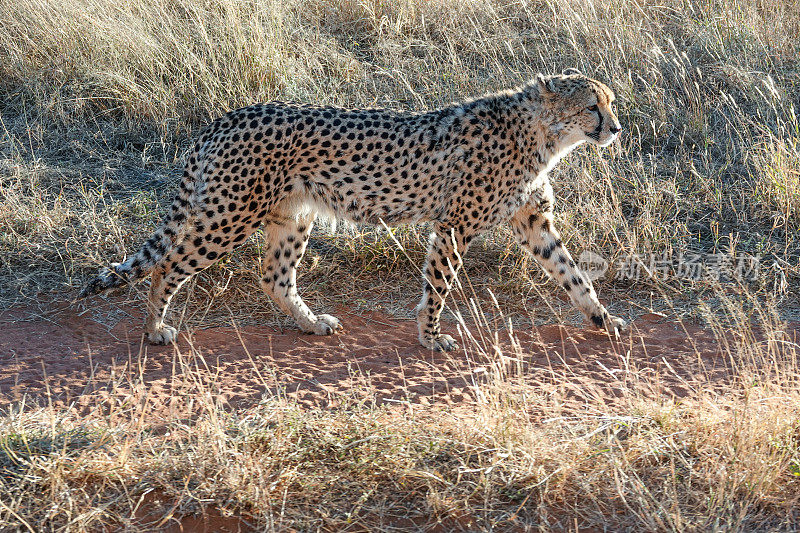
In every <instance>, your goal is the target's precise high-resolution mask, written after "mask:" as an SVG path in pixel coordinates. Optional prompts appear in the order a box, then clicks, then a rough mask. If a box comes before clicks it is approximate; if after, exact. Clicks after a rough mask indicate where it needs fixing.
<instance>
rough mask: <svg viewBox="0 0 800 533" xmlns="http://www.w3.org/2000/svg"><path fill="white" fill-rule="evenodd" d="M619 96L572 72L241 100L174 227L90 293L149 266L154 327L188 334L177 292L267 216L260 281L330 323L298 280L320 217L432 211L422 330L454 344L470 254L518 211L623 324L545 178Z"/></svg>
mask: <svg viewBox="0 0 800 533" xmlns="http://www.w3.org/2000/svg"><path fill="white" fill-rule="evenodd" d="M613 100H614V95H613V93H612V92H611V90H610V89H609V88H608V87H606V86H605V85H603V84H602V83H600V82H598V81H595V80H592V79H590V78H588V77H585V76H583V75H581V74H579V73H576V72H569V73H565V74H563V75H556V76H542V75H539V76H537V77H536V79H534V80H533V81H531V82H530V83H528V84H526V85H523V86H522V87H519V88H517V89H515V90H509V91H503V92H500V93H495V94H490V95H486V96H483V97H481V98H477V99H474V100H470V101H467V102H464V103H459V104H455V105H451V106H448V107H444V108H441V109H436V110H434V111H429V112H424V113H411V112H400V111H392V110H388V109H343V108H338V107H320V106H315V105H306V104H294V103H280V102H273V103H267V104H256V105H252V106H250V107H246V108H243V109H239V110H236V111H232V112H230V113H228V114H227V115H225V116H223V117H221V118H219V119H218V120H216V121H214V122H213V123H212V124H211V125H210V126H209V127H208V128H207V129H206V130H205V131H204V132H203V133H202V134H201V135H200V138H199V140H198V141H197V143H196V145H195V147H194V149H193V150H192V152H191V154H190V155H189V158H188V163H187V165H186V169H185V171H184V174H183V180H182V181H181V184H180V190H179V192H178V194H177V197H176V198H175V201H174V202H173V204H172V206H171V207H170V209H169V212H168V213H167V215H166V217H165V219H164V222H163V224H162V226H161V227H160V228H159V229H158V230H156V232H155V234H154V235H153V236H152V237H150V239H148V240H147V242H145V243H144V245H143V246H142V248H141V249H140V250H139V251H138V252H137V253H136V254H135V255H133V256H132V257H130V258H129V259H127V260H126V261H125V262H123V263H121V264H112V265H111V266H110V267H109V268H106V269H104V270H102V271H101V272H100V274H99V275H98V277H96V278H94V279H93V280H91V281H90V282H89V283H88V284H87V285H86V287H85V288H84V290H83V292H82V295H83V296H87V295H89V294H94V293H97V292H101V291H103V290H106V289H108V288H110V287H114V286H118V285H121V284H123V283H127V282H131V281H134V280H137V279H140V278H143V277H144V276H146V275H148V274H149V275H150V276H151V285H150V294H149V298H148V318H147V322H146V330H147V334H148V337H149V339H150V340H151V341H153V342H156V343H169V342H171V341H173V340H174V339H175V336H176V330H175V329H174V328H172V327H171V326H168V325H166V324H165V322H164V317H165V315H166V312H167V307H168V305H169V302H170V299H171V298H172V296H173V295H174V294H175V292H176V291H177V290H178V289H179V288H180V286H181V285H182V284H183V283H184V282H186V280H187V279H189V277H190V276H192V275H193V274H194V273H196V272H198V271H200V270H202V269H204V268H207V267H208V266H209V265H211V264H212V263H214V262H215V261H216V260H217V259H219V258H220V257H221V256H223V255H224V254H226V253H227V252H229V251H230V250H232V249H233V248H234V247H235V246H236V245H238V244H241V243H242V242H243V241H244V240H245V239H247V238H248V237H249V236H250V234H251V233H253V232H254V231H255V230H256V229H257V228H258V227H259V226H261V227H263V229H264V236H265V241H266V244H265V253H264V258H263V267H264V272H265V275H264V277H263V279H262V280H261V285H262V287H263V289H264V291H265V292H266V293H267V294H269V295H270V296H271V297H272V298H273V300H274V301H275V302H276V303H277V305H278V306H279V307H280V308H281V309H282V310H283V311H285V312H286V313H287V314H289V315H291V316H292V317H294V319H295V321H296V322H297V324H298V326H299V327H300V328H301V329H302V330H303V331H306V332H309V333H315V334H318V335H329V334H331V333H333V332H334V331H336V330H337V329H339V328H340V327H341V326H340V324H339V321H338V320H337V319H336V318H334V317H332V316H329V315H316V314H314V313H313V312H312V311H311V310H310V309H309V308H308V307H307V306H306V304H305V303H304V302H303V300H302V299H301V297H300V295H299V294H298V292H297V286H296V269H297V264H298V263H299V262H300V260H301V259H302V257H303V252H304V251H305V248H306V244H307V243H308V237H309V234H310V233H311V226H312V224H313V223H314V219H315V217H316V213H317V212H319V211H323V210H324V211H325V212H332V213H333V214H334V215H335V216H336V217H338V218H343V219H348V220H351V221H354V222H361V223H370V224H379V223H381V221H382V222H384V223H386V224H389V225H394V224H402V223H412V222H421V221H431V222H433V228H434V230H433V233H432V235H431V240H430V246H429V251H428V257H427V260H426V262H425V265H424V267H423V272H424V278H425V279H424V289H423V293H422V300H421V301H420V303H419V305H418V307H417V314H418V325H419V340H420V342H421V343H422V345H423V346H425V347H428V348H431V349H435V350H451V349H453V348H455V346H456V343H455V342H454V340H453V338H452V337H450V336H449V335H444V334H442V333H441V331H440V327H439V317H440V315H441V312H442V307H443V305H444V301H445V298H446V297H447V294H448V292H449V291H450V289H451V287H452V286H453V284H454V282H455V280H456V276H457V274H458V271H459V269H460V268H461V265H462V257H463V255H464V253H465V252H466V250H467V248H468V247H469V244H470V242H471V241H472V240H473V238H474V237H475V236H476V235H478V234H480V233H482V232H484V231H486V230H488V229H490V228H493V227H495V226H497V225H498V224H501V223H504V222H507V223H509V224H510V225H511V228H512V229H513V232H514V235H515V236H516V238H517V240H518V241H519V243H520V244H521V245H522V246H523V247H525V248H527V249H528V250H529V251H530V252H531V253H532V254H533V256H534V257H535V258H536V259H537V260H538V262H539V263H540V264H541V265H542V266H543V267H544V269H545V270H546V271H547V272H548V273H549V274H550V275H551V276H552V277H554V278H555V279H556V280H557V281H558V283H559V285H561V286H562V287H563V288H564V290H566V291H567V293H568V294H569V296H570V298H571V300H572V302H573V303H574V304H575V305H576V306H577V307H579V308H580V309H581V311H583V312H584V313H585V315H586V316H587V317H588V319H589V320H590V321H591V322H592V323H594V324H595V325H597V326H598V327H601V328H605V329H607V330H608V331H610V332H615V331H617V330H619V329H621V328H623V327H624V325H625V323H624V321H622V320H621V319H619V318H616V317H613V316H610V315H609V314H608V312H607V311H606V309H605V308H604V307H603V306H602V305H601V304H600V303H599V302H598V300H597V296H596V295H595V292H594V289H593V288H592V283H591V282H590V281H589V279H588V278H587V277H586V276H585V275H584V274H583V273H582V272H581V271H580V270H579V269H578V267H577V266H576V264H575V262H574V261H573V259H572V257H571V256H570V254H569V252H568V251H567V250H566V249H565V248H564V246H563V244H562V242H561V239H560V238H559V234H558V232H557V231H556V229H555V226H554V224H553V191H552V188H551V186H550V182H549V179H548V177H547V173H548V171H549V170H550V169H551V168H552V167H553V165H555V164H556V162H558V160H559V159H561V158H562V157H563V156H564V155H565V154H566V153H568V152H569V151H570V150H572V149H573V148H575V147H576V146H578V145H579V144H581V143H583V142H590V143H593V144H596V145H601V146H604V145H607V144H609V143H611V142H612V141H613V140H614V138H615V137H616V136H617V133H618V132H619V131H620V125H619V121H618V120H617V117H616V116H615V115H614V112H613V111H612V109H611V103H612V102H613Z"/></svg>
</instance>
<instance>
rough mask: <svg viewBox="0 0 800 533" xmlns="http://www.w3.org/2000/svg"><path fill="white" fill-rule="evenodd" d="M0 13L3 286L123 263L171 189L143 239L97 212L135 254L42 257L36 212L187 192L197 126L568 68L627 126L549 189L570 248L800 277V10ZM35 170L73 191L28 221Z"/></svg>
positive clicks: (46, 192)
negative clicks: (744, 266) (47, 266)
mask: <svg viewBox="0 0 800 533" xmlns="http://www.w3.org/2000/svg"><path fill="white" fill-rule="evenodd" d="M0 15H1V16H0V47H1V48H2V49H3V50H5V51H6V54H5V57H4V59H3V61H2V62H1V63H0V88H1V89H0V90H2V99H0V101H1V102H2V103H0V111H2V118H3V127H2V129H0V131H2V136H1V137H0V139H1V140H0V154H1V155H2V157H3V159H4V161H5V162H4V164H3V165H2V166H0V168H2V169H4V170H3V171H2V175H3V176H4V177H3V181H2V188H0V194H2V197H3V199H4V205H5V206H6V208H5V210H4V212H3V215H2V221H3V226H4V230H5V231H4V232H5V233H9V234H11V235H14V237H12V238H9V239H7V240H5V241H4V242H3V252H4V254H3V255H8V254H12V255H15V254H18V253H21V254H22V258H21V259H23V261H21V262H20V263H14V264H12V265H8V266H7V268H6V271H7V272H8V273H9V274H8V276H7V277H6V278H5V281H4V286H5V287H7V288H19V287H17V286H18V285H19V282H18V281H14V279H9V278H14V277H15V276H17V275H18V273H19V272H20V269H21V268H22V269H27V268H29V265H30V264H31V263H32V262H33V261H34V259H37V260H38V258H40V256H37V255H31V252H30V251H29V250H30V249H31V248H32V247H33V248H36V245H38V244H41V243H42V240H44V241H47V240H51V241H53V242H52V244H51V245H50V247H51V248H53V250H52V253H51V254H50V255H49V256H48V258H49V259H50V260H53V261H55V262H57V263H59V264H61V265H62V266H61V267H60V270H62V271H65V272H67V273H68V280H67V283H73V282H72V281H71V277H72V275H73V274H75V273H85V272H86V271H87V269H90V268H94V267H95V266H96V265H97V264H98V263H102V262H104V258H106V257H108V256H109V255H113V254H114V253H118V252H116V251H114V248H117V249H122V250H124V251H126V252H130V251H131V248H130V247H131V246H132V242H133V241H135V240H138V239H139V238H141V236H142V235H143V234H145V233H147V232H149V231H150V229H151V227H152V224H153V223H154V222H155V221H156V220H157V218H158V217H157V216H156V207H157V205H160V204H162V203H163V202H165V201H167V200H166V199H167V197H168V196H169V194H168V193H167V194H164V193H163V190H164V188H163V187H161V186H157V187H156V188H158V189H159V190H160V191H161V192H162V194H161V195H160V196H159V197H157V198H154V199H151V200H152V201H149V202H148V204H147V209H148V210H149V216H145V217H144V218H145V219H146V221H147V223H146V224H137V225H136V226H135V227H134V226H133V225H131V224H130V223H129V222H128V221H126V220H119V221H118V222H114V223H112V222H111V221H110V219H109V217H113V216H114V214H113V213H110V214H104V215H103V216H102V219H103V220H102V222H100V223H99V225H100V226H101V227H102V229H101V232H107V231H108V228H105V227H104V226H105V224H107V223H112V224H116V225H118V226H123V227H125V228H126V229H127V231H129V232H130V231H132V232H134V235H131V238H129V239H127V238H122V239H120V238H117V239H115V240H114V242H113V243H111V242H109V239H104V238H97V239H96V238H89V239H85V238H84V235H85V229H84V226H85V223H81V224H79V226H80V227H75V226H71V227H69V228H65V229H63V230H62V231H63V232H65V233H66V235H64V234H63V233H62V234H59V236H58V238H54V239H48V235H51V229H50V227H48V226H47V223H46V222H45V223H39V222H38V219H39V215H42V218H43V219H44V220H47V219H56V220H61V219H65V218H71V217H72V215H74V216H77V217H80V212H82V211H85V210H86V209H89V208H91V203H89V204H87V203H86V202H85V201H84V199H83V198H75V197H74V195H70V194H67V195H63V194H62V192H65V190H64V182H67V187H68V184H69V182H71V181H74V180H75V179H76V176H75V175H74V174H73V172H75V171H77V172H78V174H79V176H78V177H80V178H85V179H86V180H87V181H88V182H90V184H91V185H92V188H93V189H94V190H97V191H100V192H101V193H102V194H103V200H102V201H103V202H104V203H105V204H106V205H108V203H114V202H119V201H125V202H127V201H128V200H129V198H130V195H131V194H132V191H136V190H141V189H142V188H148V187H149V188H152V186H153V183H148V182H146V181H145V182H144V183H143V181H144V180H142V179H141V178H142V176H141V170H139V171H138V172H137V170H136V169H137V167H138V168H139V169H142V168H144V169H146V170H149V171H150V173H151V174H155V176H156V177H157V178H158V179H159V180H166V182H168V183H172V182H174V178H168V177H167V176H168V175H169V173H170V172H174V169H175V167H176V166H178V165H179V164H180V160H181V155H182V153H183V150H184V149H185V147H186V146H187V145H188V143H189V142H190V140H191V138H192V137H193V136H194V135H195V134H196V131H197V129H198V128H199V127H201V126H202V125H203V124H205V123H207V122H208V121H209V120H211V119H212V118H213V117H216V116H218V115H219V114H221V113H224V112H225V111H227V110H229V109H231V108H235V107H238V106H243V105H246V104H249V103H252V102H253V101H259V100H270V99H274V98H280V99H292V100H302V101H315V102H325V103H334V104H339V105H354V106H375V105H389V106H393V107H403V108H414V109H419V108H426V107H433V106H438V105H442V104H444V103H447V102H449V101H452V100H456V99H460V98H464V97H466V96H469V95H474V94H478V93H481V92H484V91H488V90H495V89H498V88H500V87H506V86H510V85H515V84H518V83H520V82H522V81H523V80H525V79H527V78H529V77H531V76H532V75H533V74H534V73H535V72H539V71H543V72H554V71H555V72H557V71H560V70H561V69H562V68H565V67H578V68H580V69H582V70H583V71H584V72H586V73H587V74H590V75H592V76H595V77H597V78H599V79H602V80H604V81H606V82H608V83H609V84H610V85H611V86H612V88H613V89H614V90H615V91H616V92H617V93H618V95H619V99H618V102H619V114H620V118H621V120H622V122H623V124H624V126H625V129H626V131H625V134H624V135H623V137H622V140H621V143H620V144H619V146H617V147H616V149H614V150H612V151H611V152H610V153H604V154H603V155H600V153H599V152H598V151H596V150H593V149H584V150H579V151H578V152H577V153H575V154H573V155H572V156H571V157H570V158H569V159H568V161H566V162H565V163H564V164H562V165H561V166H560V168H558V169H557V170H556V171H555V172H554V181H555V182H556V188H557V195H558V196H559V200H560V205H559V213H560V219H561V220H560V224H561V226H562V227H563V228H564V233H565V234H566V237H567V240H568V242H569V243H570V245H571V246H572V247H573V248H576V249H578V250H581V249H587V248H590V247H591V248H594V249H599V250H600V251H602V252H603V253H604V254H605V255H607V256H610V258H611V259H612V264H613V260H614V259H616V258H618V257H620V255H621V254H625V253H629V252H644V251H669V252H673V251H674V252H675V253H678V252H680V251H685V250H693V251H720V252H727V251H731V250H734V249H738V250H739V251H746V252H749V253H753V254H755V253H757V254H760V255H761V256H763V257H764V258H765V265H767V266H768V267H769V268H773V269H777V271H776V272H775V271H774V272H773V273H774V274H776V275H780V276H784V277H787V276H788V279H790V280H796V279H797V277H798V246H797V243H796V240H795V239H794V238H793V236H794V235H795V234H796V232H797V230H798V228H800V225H798V222H800V219H799V218H798V211H797V197H798V185H797V184H798V180H799V179H800V177H799V176H798V170H797V169H798V167H799V166H800V163H799V162H798V161H800V152H799V151H798V150H799V149H798V138H800V133H799V132H800V128H798V121H797V111H796V107H797V105H798V90H797V84H796V79H797V76H798V68H797V63H796V57H797V54H798V52H800V50H799V45H798V39H797V35H798V27H800V13H799V12H798V8H797V6H796V4H795V3H794V2H789V1H781V0H773V1H763V0H738V1H736V2H710V1H703V2H686V1H678V0H668V1H667V2H658V3H651V2H644V3H641V2H623V3H619V2H615V3H613V4H612V3H604V2H595V1H585V2H553V1H549V0H548V1H544V2H494V1H489V0H472V1H469V2H462V1H458V2H455V1H449V0H439V1H436V2H417V1H402V2H382V1H376V2H372V1H369V2H368V1H360V2H358V1H352V2H350V1H348V2H336V3H333V2H328V1H326V0H312V1H303V2H299V1H296V2H293V1H289V2H283V1H281V2H277V1H269V0H265V1H258V2H256V1H247V2H232V1H226V0H215V1H202V2H201V1H196V0H182V1H158V0H149V1H144V0H136V1H133V2H117V3H113V2H108V1H107V0H84V1H73V2H47V1H45V2H41V1H32V0H30V1H28V0H22V1H19V2H5V3H3V5H2V6H0ZM109 159H111V160H112V161H114V164H111V165H109V164H108V160H109ZM31 165H33V166H34V169H31V168H30V167H31ZM109 167H110V168H109ZM9 168H10V169H12V170H11V171H9V170H8V169H9ZM15 168H20V169H22V170H21V173H20V174H21V178H19V177H17V174H16V173H15V172H14V171H13V169H15ZM37 171H38V173H40V174H42V173H46V174H51V175H55V176H56V178H53V180H51V181H56V182H61V185H57V186H56V187H52V186H50V187H48V186H44V187H37V186H35V184H34V185H33V186H32V188H33V189H35V192H34V193H33V196H34V197H38V198H41V200H42V201H41V202H40V203H39V204H35V205H28V200H27V198H28V193H27V192H24V191H23V192H20V187H22V188H23V189H24V188H25V187H26V185H25V183H26V182H27V179H28V178H27V176H28V175H29V174H31V173H36V172H37ZM64 174H68V179H66V180H64V179H59V176H62V177H63V175H64ZM145 177H148V176H145ZM109 179H111V180H112V183H111V185H115V184H116V187H114V186H109V184H108V181H109ZM158 183H161V182H160V181H159V182H158ZM168 190H169V189H168ZM20 195H22V197H20ZM37 206H38V207H37ZM41 209H44V210H45V212H44V213H43V212H42V211H41ZM49 211H56V212H55V213H47V212H49ZM67 213H71V214H69V215H68V214H67ZM145 215H147V213H145ZM20 226H24V227H26V228H27V233H24V234H22V235H21V234H20V230H19V227H20ZM54 226H58V224H54ZM31 232H33V233H31ZM87 240H88V242H87ZM63 242H70V243H80V245H78V246H72V247H70V248H69V249H67V248H65V246H63V245H59V244H57V243H63ZM22 243H26V244H27V246H21V244H22ZM31 245H33V246H31ZM503 246H504V245H503ZM25 260H27V264H25ZM34 278H35V279H34V280H33V281H32V283H33V284H34V288H37V287H38V288H41V287H42V286H48V285H50V286H52V285H51V284H48V283H46V282H45V281H42V280H41V279H39V278H36V277H35V276H34ZM43 278H46V276H43ZM37 280H38V281H37ZM791 285H792V284H791V283H790V284H789V285H788V286H789V287H791Z"/></svg>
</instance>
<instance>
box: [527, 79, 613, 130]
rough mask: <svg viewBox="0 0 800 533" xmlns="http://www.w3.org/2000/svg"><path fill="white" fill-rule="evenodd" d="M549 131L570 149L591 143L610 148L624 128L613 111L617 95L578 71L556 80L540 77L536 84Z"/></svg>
mask: <svg viewBox="0 0 800 533" xmlns="http://www.w3.org/2000/svg"><path fill="white" fill-rule="evenodd" d="M535 84H536V86H537V87H538V89H539V95H540V97H541V101H542V104H543V108H544V110H545V111H546V112H547V113H548V114H549V115H550V117H551V121H550V129H551V131H552V132H553V133H556V134H558V136H559V137H560V138H561V139H562V140H563V142H565V143H566V144H568V145H576V144H580V143H582V142H587V141H588V142H590V143H592V144H595V145H597V146H608V145H609V144H611V143H612V142H614V139H616V138H617V135H618V134H619V132H620V130H622V126H621V125H620V123H619V120H618V119H617V116H616V115H615V114H614V111H613V110H612V108H611V104H612V103H613V102H614V93H613V92H612V91H611V89H609V88H608V87H607V86H605V85H604V84H602V83H600V82H599V81H597V80H593V79H591V78H589V77H587V76H584V75H583V74H581V73H580V72H578V71H577V70H575V69H568V70H565V71H564V73H563V74H561V75H556V76H543V75H541V74H539V75H538V76H537V77H536V81H535Z"/></svg>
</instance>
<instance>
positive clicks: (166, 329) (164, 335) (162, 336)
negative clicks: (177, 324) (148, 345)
mask: <svg viewBox="0 0 800 533" xmlns="http://www.w3.org/2000/svg"><path fill="white" fill-rule="evenodd" d="M177 337H178V330H177V329H175V328H173V327H172V326H168V325H166V324H161V326H159V327H158V328H156V330H155V331H151V332H150V333H148V334H147V338H148V339H150V342H152V343H153V344H170V343H171V342H172V341H174V340H175V339H176V338H177Z"/></svg>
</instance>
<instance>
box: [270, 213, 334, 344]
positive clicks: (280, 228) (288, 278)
mask: <svg viewBox="0 0 800 533" xmlns="http://www.w3.org/2000/svg"><path fill="white" fill-rule="evenodd" d="M315 217H316V215H311V216H306V217H297V218H288V217H283V216H279V215H268V216H267V217H266V218H265V219H264V240H265V249H264V259H263V263H262V266H263V268H264V276H263V277H262V278H261V288H262V289H264V292H266V293H267V294H268V295H269V296H271V297H272V299H273V300H274V301H275V303H276V304H277V305H278V307H280V308H281V310H282V311H283V312H284V313H286V314H288V315H290V316H291V317H293V318H294V320H295V322H297V325H298V327H299V328H300V329H301V330H303V331H305V332H306V333H314V334H316V335H331V334H333V332H335V331H336V330H338V329H341V328H342V326H341V325H340V324H339V319H337V318H336V317H334V316H331V315H315V314H314V313H312V312H311V310H310V309H309V308H308V306H307V305H306V304H305V302H304V301H303V299H302V298H301V297H300V295H299V294H298V293H297V264H298V263H299V262H300V260H301V259H302V258H303V253H304V252H305V250H306V245H307V244H308V236H309V235H310V234H311V227H312V225H313V223H314V218H315Z"/></svg>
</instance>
